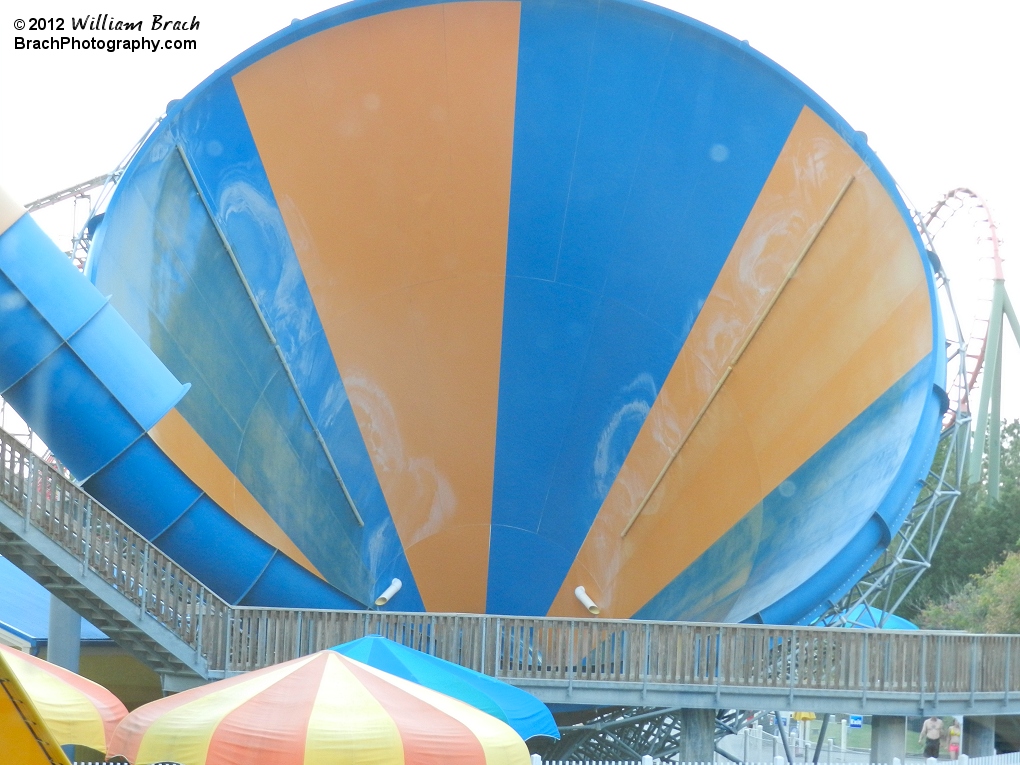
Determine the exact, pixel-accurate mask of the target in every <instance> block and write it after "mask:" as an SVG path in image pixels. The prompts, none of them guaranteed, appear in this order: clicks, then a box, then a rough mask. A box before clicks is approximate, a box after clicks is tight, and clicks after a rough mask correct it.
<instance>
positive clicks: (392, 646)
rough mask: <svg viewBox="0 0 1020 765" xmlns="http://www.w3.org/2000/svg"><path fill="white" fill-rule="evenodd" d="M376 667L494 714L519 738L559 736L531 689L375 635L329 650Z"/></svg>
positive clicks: (551, 720) (548, 712)
mask: <svg viewBox="0 0 1020 765" xmlns="http://www.w3.org/2000/svg"><path fill="white" fill-rule="evenodd" d="M333 650H334V651H338V652H339V653H342V654H343V655H344V656H349V657H350V658H352V659H357V660H358V661H360V662H362V663H363V664H368V665H369V666H371V667H375V668H376V669H381V670H383V671H384V672H389V673H390V674H392V675H396V676H397V677H402V678H404V679H405V680H410V681H411V682H412V683H418V684H419V685H424V686H425V687H426V688H431V689H432V690H434V691H439V692H440V693H445V694H446V695H447V696H453V698H455V699H460V700H461V701H463V702H464V703H465V704H470V705H471V706H473V707H475V708H476V709H480V710H482V711H483V712H487V713H488V714H490V715H492V716H493V717H496V718H498V719H500V720H502V721H503V722H505V723H506V724H507V725H509V726H510V727H511V728H513V729H514V730H515V731H517V733H518V734H520V736H521V738H523V739H529V738H531V737H533V736H549V737H550V738H559V737H560V733H559V731H558V730H557V728H556V721H555V720H553V716H552V713H551V712H550V711H549V708H548V707H547V706H546V705H545V704H543V703H542V702H541V701H539V700H538V699H536V698H535V697H534V696H532V695H531V694H530V693H527V692H525V691H522V690H521V689H520V688H514V687H513V686H512V685H508V684H507V683H504V682H502V681H500V680H496V679H495V678H492V677H489V676H488V675H483V674H482V673H481V672H475V671H474V670H471V669H466V668H465V667H461V666H460V665H458V664H454V663H452V662H449V661H444V660H443V659H437V658H436V657H435V656H429V655H428V654H427V653H422V652H421V651H416V650H414V649H413V648H407V647H406V646H402V645H400V644H399V643H395V642H393V641H392V640H388V639H386V638H384V637H381V636H379V635H370V636H369V637H363V638H361V639H360V640H352V641H351V642H350V643H344V644H343V645H338V646H335V647H334V648H333Z"/></svg>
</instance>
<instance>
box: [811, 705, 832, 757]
mask: <svg viewBox="0 0 1020 765" xmlns="http://www.w3.org/2000/svg"><path fill="white" fill-rule="evenodd" d="M828 727H829V715H822V729H821V730H820V731H818V743H817V744H816V745H815V759H814V760H813V762H814V764H815V765H818V758H819V757H820V756H821V754H822V742H823V741H825V729H826V728H828Z"/></svg>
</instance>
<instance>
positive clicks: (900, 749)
mask: <svg viewBox="0 0 1020 765" xmlns="http://www.w3.org/2000/svg"><path fill="white" fill-rule="evenodd" d="M906 757H907V718H906V717H886V716H884V715H883V716H879V715H872V716H871V761H872V762H881V763H892V761H893V759H897V760H899V761H900V762H902V761H903V760H905V759H906Z"/></svg>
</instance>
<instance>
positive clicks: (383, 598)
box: [375, 579, 404, 606]
mask: <svg viewBox="0 0 1020 765" xmlns="http://www.w3.org/2000/svg"><path fill="white" fill-rule="evenodd" d="M403 586H404V583H403V582H401V581H400V580H399V579H394V580H393V581H392V582H390V586H389V587H387V588H386V589H385V590H383V594H382V595H380V596H379V597H378V598H376V599H375V604H376V605H377V606H385V605H386V604H387V603H389V602H390V598H392V597H393V596H394V595H396V594H397V593H398V592H400V588H401V587H403Z"/></svg>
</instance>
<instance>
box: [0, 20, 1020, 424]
mask: <svg viewBox="0 0 1020 765" xmlns="http://www.w3.org/2000/svg"><path fill="white" fill-rule="evenodd" d="M663 4H664V5H667V6H668V7H671V8H673V9H675V10H677V11H680V12H681V13H685V14H687V15H689V16H692V17H694V18H696V19H699V20H701V21H703V22H706V23H708V24H711V25H712V26H715V27H717V28H719V29H722V30H723V31H725V32H728V33H729V34H731V35H733V36H734V37H737V38H739V39H746V40H749V41H750V43H751V45H752V46H753V47H755V48H757V49H758V50H760V51H761V52H763V53H764V54H766V55H767V56H769V57H770V58H772V59H774V60H775V61H777V62H778V63H779V64H781V65H782V66H784V67H785V68H786V69H788V70H789V71H791V72H792V73H793V74H795V75H796V76H797V77H799V78H800V79H801V80H803V81H804V82H805V83H807V85H809V86H810V87H811V88H813V89H814V90H815V91H816V92H818V93H819V94H820V95H821V96H822V98H824V99H825V100H827V101H828V102H829V103H830V104H831V105H832V106H833V107H834V108H835V109H836V110H837V111H838V112H839V113H840V114H842V115H843V116H844V117H845V118H846V119H847V121H848V122H849V123H850V124H851V125H853V127H854V128H856V129H858V130H863V131H864V132H866V133H867V134H868V137H869V142H870V144H871V146H872V147H873V148H874V149H875V150H876V151H877V153H878V154H879V156H880V157H881V158H882V160H883V161H884V162H885V164H886V166H887V167H888V168H889V170H890V172H891V173H892V175H893V176H894V177H895V178H896V180H897V181H898V182H899V184H900V185H901V186H902V187H903V189H904V190H905V192H906V194H907V195H908V197H910V199H911V200H912V201H913V203H914V204H915V205H916V206H917V207H919V208H921V209H927V208H928V207H930V206H931V204H932V203H934V202H935V201H936V200H937V199H938V198H939V197H940V196H941V195H942V194H943V193H945V192H946V191H948V190H950V189H952V188H955V187H958V186H968V187H970V188H972V189H974V190H975V191H977V192H978V193H980V194H982V195H983V196H984V197H985V198H986V199H987V201H988V203H989V205H990V207H991V209H992V211H993V213H994V215H995V217H996V220H997V222H998V224H999V227H1000V233H1001V236H1002V238H1003V240H1004V245H1003V253H1004V255H1005V256H1006V257H1007V265H1006V269H1007V270H1006V273H1007V277H1009V276H1010V275H1011V274H1013V275H1014V278H1015V279H1016V280H1017V281H1016V282H1015V283H1013V285H1012V287H1011V291H1012V292H1013V294H1014V296H1015V297H1014V299H1015V300H1016V301H1017V302H1020V265H1017V264H1016V263H1014V262H1012V261H1011V260H1010V259H1011V258H1013V259H1020V254H1017V248H1016V246H1015V242H1016V237H1017V236H1020V189H1018V184H1017V179H1018V178H1020V150H1018V139H1017V132H1018V131H1017V124H1018V120H1017V117H1018V116H1020V87H1018V83H1017V79H1018V74H1020V53H1018V51H1020V46H1018V45H1017V43H1016V31H1017V28H1018V25H1017V22H1018V20H1020V10H1018V8H1020V4H1018V3H1015V2H1007V1H1006V0H1002V1H1001V2H989V1H987V0H986V1H984V2H982V1H981V0H977V1H975V0H971V2H966V3H964V2H953V3H950V2H939V1H937V0H936V1H933V2H923V3H922V2H908V1H906V0H883V1H876V0H858V2H854V3H835V2H826V1H825V0H812V1H808V0H781V1H780V0H776V2H765V1H763V0H672V1H671V2H668V3H663ZM331 5H333V3H330V2H328V0H327V1H326V2H323V1H322V0H319V1H317V2H316V1H313V0H288V2H273V3H269V2H264V1H261V0H256V1H254V2H243V3H242V2H228V1H225V0H204V2H201V3H197V2H196V3H188V2H180V1H179V0H178V1H176V2H174V3H165V2H151V0H131V2H124V1H123V0H104V1H103V2H102V3H99V2H98V0H97V2H95V3H84V2H81V0H77V1H76V2H66V1H59V0H52V1H50V0H33V1H32V2H31V3H29V2H28V1H27V0H10V1H9V2H7V3H4V7H3V10H0V30H2V34H0V185H3V186H4V187H5V188H6V189H7V190H8V192H9V193H11V194H12V196H14V197H15V198H16V199H18V200H20V201H22V202H27V201H29V200H32V199H35V198H37V197H41V196H44V195H46V194H48V193H51V192H53V191H56V190H58V189H60V188H63V187H66V186H69V185H71V184H73V183H76V182H79V181H82V180H86V179H88V178H92V177H94V176H96V175H100V174H102V173H104V172H108V171H109V170H110V169H112V168H113V167H114V166H115V165H116V164H117V162H118V161H119V160H120V158H121V157H122V156H123V155H124V154H125V153H126V152H127V151H128V150H129V149H130V148H131V146H132V145H133V144H134V142H135V141H136V140H137V138H138V137H139V136H140V135H141V134H142V133H143V132H144V131H145V129H146V128H147V127H148V126H149V125H150V124H151V123H152V121H153V120H154V119H155V118H156V117H157V116H159V115H160V114H161V113H162V112H163V111H164V109H165V107H166V104H167V102H168V101H170V100H171V99H174V98H180V97H181V96H183V95H185V94H186V93H187V92H188V91H189V90H191V88H193V87H194V86H195V85H196V84H198V83H199V82H200V81H201V80H202V79H204V78H205V77H206V76H207V75H208V74H209V73H211V72H212V71H213V70H214V69H215V68H217V67H218V66H220V65H222V64H224V63H226V62H227V61H228V60H230V59H231V58H233V57H234V56H235V55H237V54H238V53H240V52H241V51H243V50H244V49H246V48H248V47H250V46H251V45H253V44H254V43H256V42H258V41H259V40H261V39H263V38H264V37H266V36H268V35H270V34H272V33H273V32H275V31H276V30H278V29H280V28H282V27H283V26H286V25H287V24H288V23H290V21H291V19H293V18H295V17H297V18H304V17H306V16H309V15H311V14H313V13H315V12H317V11H320V10H323V9H325V8H328V7H330V6H331ZM85 13H91V14H98V13H107V14H110V16H112V17H115V18H120V19H125V20H135V19H144V20H145V21H146V24H148V21H149V19H150V18H151V16H152V14H156V13H159V14H163V15H164V16H169V15H171V14H172V15H174V16H176V17H180V18H187V19H189V20H190V19H191V17H192V16H193V15H194V16H197V17H198V19H199V20H200V21H201V26H200V28H199V29H198V31H197V32H193V33H187V35H186V36H192V37H193V38H194V39H195V40H197V43H198V49H197V50H195V51H169V52H162V51H161V52H158V53H151V52H139V53H134V54H123V53H117V54H108V53H103V52H84V51H64V52H48V51H47V52H25V51H21V52H19V51H15V50H14V49H13V48H14V38H15V36H16V35H18V34H19V33H18V32H17V31H15V21H16V19H19V18H21V19H27V18H28V17H29V15H32V16H36V17H39V16H44V17H54V18H56V17H64V18H69V17H71V16H80V15H83V14H85ZM21 34H24V33H21ZM182 36H184V35H183V33H182ZM42 217H43V218H44V220H43V221H41V222H43V224H44V226H45V227H46V228H47V230H48V231H49V232H50V233H51V235H52V236H54V237H59V236H65V237H66V235H67V233H68V232H69V230H70V228H71V223H70V213H69V212H68V211H67V210H66V209H65V210H55V211H53V212H52V213H50V214H49V215H48V216H42ZM960 229H961V230H963V231H965V235H962V236H960V235H958V236H956V237H954V242H956V243H959V242H962V243H963V244H962V245H959V246H957V247H955V249H957V250H959V251H958V252H946V253H943V254H944V256H945V258H946V260H947V262H948V263H951V264H952V263H957V262H960V261H963V262H966V260H967V259H968V258H973V257H974V255H975V253H976V252H977V245H976V244H975V242H976V237H977V233H976V231H975V230H973V229H971V228H969V227H967V226H966V225H961V226H960ZM968 243H969V246H968ZM60 244H61V245H62V246H64V247H66V243H65V242H60ZM947 246H948V244H947ZM956 271H957V273H951V274H950V276H951V277H952V278H953V280H954V284H955V285H957V291H958V292H959V293H960V294H961V296H963V297H967V296H969V295H972V294H974V291H975V290H976V289H977V288H978V287H977V281H976V277H977V276H978V273H977V272H978V269H976V268H974V267H965V266H959V265H958V266H956ZM1006 355H1007V364H1006V377H1005V380H1004V385H1003V393H1004V415H1006V416H1009V417H1020V352H1018V351H1017V350H1016V348H1015V347H1013V348H1011V349H1009V350H1008V352H1007V354H1006Z"/></svg>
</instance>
